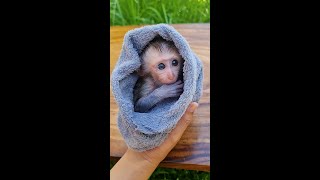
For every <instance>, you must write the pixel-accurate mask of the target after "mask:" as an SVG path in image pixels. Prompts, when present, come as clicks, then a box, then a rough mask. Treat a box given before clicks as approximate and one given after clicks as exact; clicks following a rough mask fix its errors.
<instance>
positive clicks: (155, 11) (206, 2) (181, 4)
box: [110, 0, 210, 26]
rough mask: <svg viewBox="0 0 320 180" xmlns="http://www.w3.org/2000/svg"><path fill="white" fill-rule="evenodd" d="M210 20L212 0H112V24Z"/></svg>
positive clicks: (201, 21) (199, 21) (200, 21)
mask: <svg viewBox="0 0 320 180" xmlns="http://www.w3.org/2000/svg"><path fill="white" fill-rule="evenodd" d="M207 22H210V0H174V1H171V0H111V1H110V26H114V25H141V24H158V23H167V24H176V23H207Z"/></svg>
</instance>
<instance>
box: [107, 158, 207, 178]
mask: <svg viewBox="0 0 320 180" xmlns="http://www.w3.org/2000/svg"><path fill="white" fill-rule="evenodd" d="M114 165H115V162H113V161H110V169H111V168H112V167H113V166H114ZM156 179H168V180H169V179H170V180H171V179H172V180H209V179H210V173H209V172H202V171H191V170H183V169H172V168H157V169H156V170H155V171H154V172H153V174H152V175H151V176H150V178H149V180H156Z"/></svg>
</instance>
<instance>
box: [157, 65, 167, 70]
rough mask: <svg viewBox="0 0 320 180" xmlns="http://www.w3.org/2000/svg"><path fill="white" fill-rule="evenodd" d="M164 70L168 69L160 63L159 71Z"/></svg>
mask: <svg viewBox="0 0 320 180" xmlns="http://www.w3.org/2000/svg"><path fill="white" fill-rule="evenodd" d="M164 68H166V66H165V65H164V64H163V63H160V64H159V65H158V69H160V70H162V69H164Z"/></svg>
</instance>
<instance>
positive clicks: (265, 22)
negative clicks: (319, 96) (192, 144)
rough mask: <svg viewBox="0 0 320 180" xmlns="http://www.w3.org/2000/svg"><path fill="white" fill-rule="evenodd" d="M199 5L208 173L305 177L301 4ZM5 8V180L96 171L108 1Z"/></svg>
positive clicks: (103, 166)
mask: <svg viewBox="0 0 320 180" xmlns="http://www.w3.org/2000/svg"><path fill="white" fill-rule="evenodd" d="M211 4H212V8H211V13H212V14H213V15H211V17H212V19H211V24H212V28H211V29H212V33H211V36H212V38H211V40H212V43H211V45H212V47H211V49H212V53H211V54H212V58H211V59H212V60H213V61H212V62H213V63H212V69H213V71H212V72H213V73H212V78H211V79H212V81H213V82H212V83H211V84H212V85H213V87H212V88H211V89H212V98H213V99H212V100H211V102H214V103H213V106H212V108H211V109H212V111H213V112H212V113H211V114H213V118H212V123H211V124H212V127H211V134H212V139H213V140H212V144H211V145H212V148H211V149H212V151H213V152H212V153H211V155H212V157H211V161H212V162H211V164H212V170H211V176H212V177H213V178H214V179H216V178H217V179H226V178H228V177H231V176H234V177H237V178H245V179H261V178H262V177H268V178H274V177H281V178H287V177H288V176H294V177H298V176H299V177H304V178H306V177H307V176H311V172H312V170H313V169H314V166H308V167H307V166H306V165H309V163H308V162H307V161H308V160H313V159H314V156H312V155H311V152H313V151H315V148H314V146H315V145H316V142H317V141H312V137H316V135H315V132H316V131H313V130H307V127H306V125H308V124H309V123H308V122H309V121H308V122H306V121H307V120H309V119H317V118H315V116H311V112H312V110H314V109H315V107H314V106H309V107H307V105H309V103H308V102H307V100H313V99H314V96H312V95H311V92H312V90H313V89H314V88H313V86H312V84H316V83H314V82H317V81H313V83H311V86H308V82H309V81H308V80H310V79H311V78H312V77H316V76H315V75H314V74H313V73H314V72H316V71H315V70H309V67H310V68H312V67H316V66H312V65H308V66H307V67H308V70H306V69H305V67H306V66H303V62H305V61H306V60H308V59H310V57H309V56H310V54H311V53H309V50H310V49H308V50H305V49H306V48H305V47H306V45H308V44H309V43H307V42H306V41H307V40H310V39H312V38H309V37H313V36H311V35H310V33H311V30H312V29H313V28H312V27H310V28H307V29H308V30H309V31H308V33H305V32H302V31H300V29H305V26H306V25H308V23H307V21H308V20H310V19H309V17H311V16H308V15H309V14H308V12H313V11H308V12H303V13H302V10H303V9H304V6H302V5H301V4H276V5H275V4H271V3H269V4H268V3H263V2H260V3H258V2H247V1H246V2H243V1H241V2H233V3H229V4H226V2H222V1H213V2H212V3H211ZM7 7H9V5H8V6H7ZM10 7H12V10H11V8H10V11H9V12H8V13H6V16H4V18H5V20H4V21H3V27H4V30H5V33H3V35H4V36H5V37H6V38H8V39H6V41H5V40H4V41H3V42H4V43H5V44H6V47H5V48H4V49H3V50H4V54H3V55H4V57H6V58H4V59H3V65H2V68H3V69H5V70H6V71H8V72H5V73H4V75H3V78H4V79H5V80H4V81H3V87H4V88H3V90H5V92H4V93H3V95H4V98H3V101H2V102H3V103H4V104H5V106H4V107H5V108H4V109H3V110H4V113H3V115H4V118H2V120H3V126H2V128H3V129H5V130H6V131H3V132H4V134H5V135H4V136H3V137H4V141H3V144H2V147H3V156H4V157H5V158H4V160H3V163H4V164H5V169H4V170H5V171H6V172H8V174H9V175H10V176H9V177H12V178H17V176H21V177H24V178H29V177H30V178H32V179H40V178H41V179H43V178H46V179H47V178H49V179H50V178H70V179H106V178H108V173H109V167H108V162H109V160H108V156H109V153H108V149H109V145H108V139H109V137H108V135H109V132H108V129H109V127H108V126H107V124H108V118H109V116H108V112H109V111H108V107H107V106H108V102H109V100H108V97H109V93H108V91H109V77H108V74H109V72H108V71H109V67H108V66H109V62H108V58H109V54H108V52H109V48H108V44H109V39H108V38H109V32H108V29H109V27H108V24H109V22H108V20H109V18H108V16H107V15H108V14H109V12H107V10H108V3H107V2H102V1H90V3H89V2H81V1H73V2H72V1H71V2H70V1H69V2H68V3H67V2H65V1H63V2H62V1H61V2H57V1H55V2H46V3H43V2H34V3H30V2H14V4H12V5H11V6H10ZM296 9H299V12H297V11H296ZM302 15H306V16H307V17H308V18H302V17H301V16H302ZM312 24H314V23H312ZM306 52H308V53H306ZM313 58H314V57H313ZM296 59H298V60H296ZM302 60H304V61H302ZM302 90H304V91H302ZM315 102H316V101H315ZM314 127H316V126H314ZM308 142H313V143H311V144H308ZM9 170H10V171H9ZM7 177H8V176H7Z"/></svg>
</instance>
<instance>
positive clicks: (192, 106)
mask: <svg viewBox="0 0 320 180" xmlns="http://www.w3.org/2000/svg"><path fill="white" fill-rule="evenodd" d="M197 107H198V105H197V104H192V105H191V108H190V109H189V112H191V113H193V112H194V111H195V110H196V108H197Z"/></svg>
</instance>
